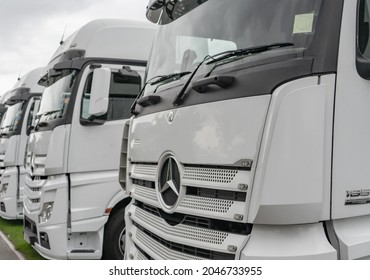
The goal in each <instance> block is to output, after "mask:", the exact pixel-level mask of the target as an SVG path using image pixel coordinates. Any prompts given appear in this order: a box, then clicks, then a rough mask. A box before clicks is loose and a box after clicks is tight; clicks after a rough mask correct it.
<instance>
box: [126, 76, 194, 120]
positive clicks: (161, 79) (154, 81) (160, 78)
mask: <svg viewBox="0 0 370 280" xmlns="http://www.w3.org/2000/svg"><path fill="white" fill-rule="evenodd" d="M190 73H191V72H189V71H187V72H180V73H173V74H168V75H158V76H154V77H153V78H150V79H149V80H147V81H146V82H145V84H144V86H143V88H142V89H141V91H140V93H139V94H138V96H137V97H136V99H135V100H134V102H133V103H132V105H131V108H130V113H131V114H132V115H135V116H136V115H137V114H138V113H137V112H136V111H135V107H136V105H137V103H138V100H139V99H140V98H141V96H142V95H143V93H144V90H145V88H146V86H147V85H155V84H159V83H161V82H164V81H166V80H168V79H171V78H174V77H178V79H180V78H181V77H183V76H185V75H188V74H190Z"/></svg>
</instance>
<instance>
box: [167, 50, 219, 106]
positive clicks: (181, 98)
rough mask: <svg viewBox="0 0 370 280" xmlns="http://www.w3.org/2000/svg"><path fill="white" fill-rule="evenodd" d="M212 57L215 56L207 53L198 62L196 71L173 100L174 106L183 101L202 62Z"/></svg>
mask: <svg viewBox="0 0 370 280" xmlns="http://www.w3.org/2000/svg"><path fill="white" fill-rule="evenodd" d="M210 58H213V56H210V55H206V56H205V57H204V58H203V60H202V61H201V62H200V63H199V64H198V66H197V67H196V68H195V69H194V71H193V72H192V73H191V75H190V77H189V79H188V80H187V81H186V83H185V85H184V86H183V87H182V89H181V91H180V93H179V94H178V95H177V96H176V98H175V100H174V101H173V102H172V104H173V105H174V106H179V105H180V104H181V103H182V101H183V98H184V95H185V92H186V89H187V88H188V86H189V84H190V82H191V80H192V79H193V78H194V76H195V74H196V73H197V72H198V69H199V68H200V66H202V64H203V63H204V62H205V61H207V60H208V59H210Z"/></svg>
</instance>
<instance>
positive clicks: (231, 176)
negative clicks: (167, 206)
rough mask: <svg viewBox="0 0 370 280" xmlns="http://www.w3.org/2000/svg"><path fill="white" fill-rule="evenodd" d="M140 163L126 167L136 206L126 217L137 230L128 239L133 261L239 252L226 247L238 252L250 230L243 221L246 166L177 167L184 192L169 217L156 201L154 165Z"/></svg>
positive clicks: (215, 256) (249, 178) (232, 256)
mask: <svg viewBox="0 0 370 280" xmlns="http://www.w3.org/2000/svg"><path fill="white" fill-rule="evenodd" d="M139 165H140V166H139ZM141 165H144V163H132V167H131V168H130V170H129V171H131V173H129V177H130V181H131V183H132V184H131V186H130V194H131V196H132V197H133V198H134V205H135V206H136V207H137V208H134V209H135V212H133V213H132V216H131V222H132V223H133V224H134V225H135V226H136V227H137V232H136V235H137V236H136V237H135V238H133V239H132V240H133V242H134V243H135V245H137V246H139V247H140V248H141V249H140V250H141V251H140V250H139V251H140V252H139V253H138V254H137V256H136V257H137V258H139V255H140V256H141V257H142V258H144V257H147V256H145V255H144V254H143V252H144V253H145V252H146V253H147V254H150V255H152V257H155V258H161V259H224V260H227V259H235V258H236V255H237V254H239V251H235V252H234V251H232V250H231V249H229V246H231V247H230V248H234V247H235V248H237V250H238V248H239V249H240V248H243V247H244V246H245V244H246V242H247V240H248V235H249V234H250V232H251V230H252V225H250V224H247V223H246V214H247V211H248V200H249V196H248V195H249V191H248V188H247V187H246V186H248V185H251V183H252V174H251V172H250V170H251V168H250V166H249V167H241V166H216V165H214V166H211V165H194V164H192V165H183V166H182V171H183V172H181V175H182V177H181V188H183V190H184V192H185V193H184V195H183V196H181V197H180V202H179V204H178V205H177V206H176V210H175V213H172V214H169V213H167V212H165V211H163V210H162V209H161V208H160V207H161V206H160V205H161V202H160V201H158V193H157V190H156V180H157V177H158V172H159V170H158V165H157V164H156V163H151V164H147V165H146V166H141ZM155 170H156V172H154V171H155ZM239 186H243V190H242V188H240V189H239ZM175 237H176V239H175ZM189 245H190V246H189ZM146 250H148V251H146Z"/></svg>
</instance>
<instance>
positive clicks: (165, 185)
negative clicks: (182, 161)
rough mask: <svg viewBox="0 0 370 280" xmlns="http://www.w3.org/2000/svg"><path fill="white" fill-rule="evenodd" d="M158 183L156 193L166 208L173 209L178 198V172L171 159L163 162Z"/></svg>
mask: <svg viewBox="0 0 370 280" xmlns="http://www.w3.org/2000/svg"><path fill="white" fill-rule="evenodd" d="M158 183H159V186H158V191H159V194H160V196H161V198H162V201H163V203H164V204H165V206H166V208H168V209H169V208H172V207H174V206H175V205H176V203H177V201H178V199H179V196H180V171H179V168H178V166H177V163H176V161H175V159H174V158H173V157H168V158H167V159H165V161H164V162H163V165H162V169H161V171H160V174H159V182H158Z"/></svg>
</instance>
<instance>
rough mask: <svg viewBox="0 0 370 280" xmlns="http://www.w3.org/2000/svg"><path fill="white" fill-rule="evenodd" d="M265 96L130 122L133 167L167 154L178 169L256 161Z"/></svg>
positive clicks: (224, 102)
mask: <svg viewBox="0 0 370 280" xmlns="http://www.w3.org/2000/svg"><path fill="white" fill-rule="evenodd" d="M269 101H270V96H269V95H266V96H258V97H249V98H240V99H232V100H226V101H220V102H212V103H207V104H200V105H196V106H189V107H184V108H180V109H175V110H173V111H174V113H175V117H174V120H173V122H172V123H169V121H168V114H169V111H164V112H159V113H156V114H150V115H147V116H141V117H139V118H137V119H134V120H133V121H132V126H131V127H130V129H131V134H130V139H129V145H130V154H129V156H130V158H131V159H132V161H133V162H158V160H159V158H160V157H161V155H162V154H163V153H164V152H166V151H172V152H173V153H174V154H175V156H176V158H177V159H178V160H179V161H180V162H181V163H188V164H191V163H194V164H220V165H230V164H234V163H236V162H237V161H239V160H240V159H255V158H256V156H257V152H258V147H259V142H260V139H261V133H262V129H263V124H264V121H265V117H266V113H267V109H268V104H269Z"/></svg>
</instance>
